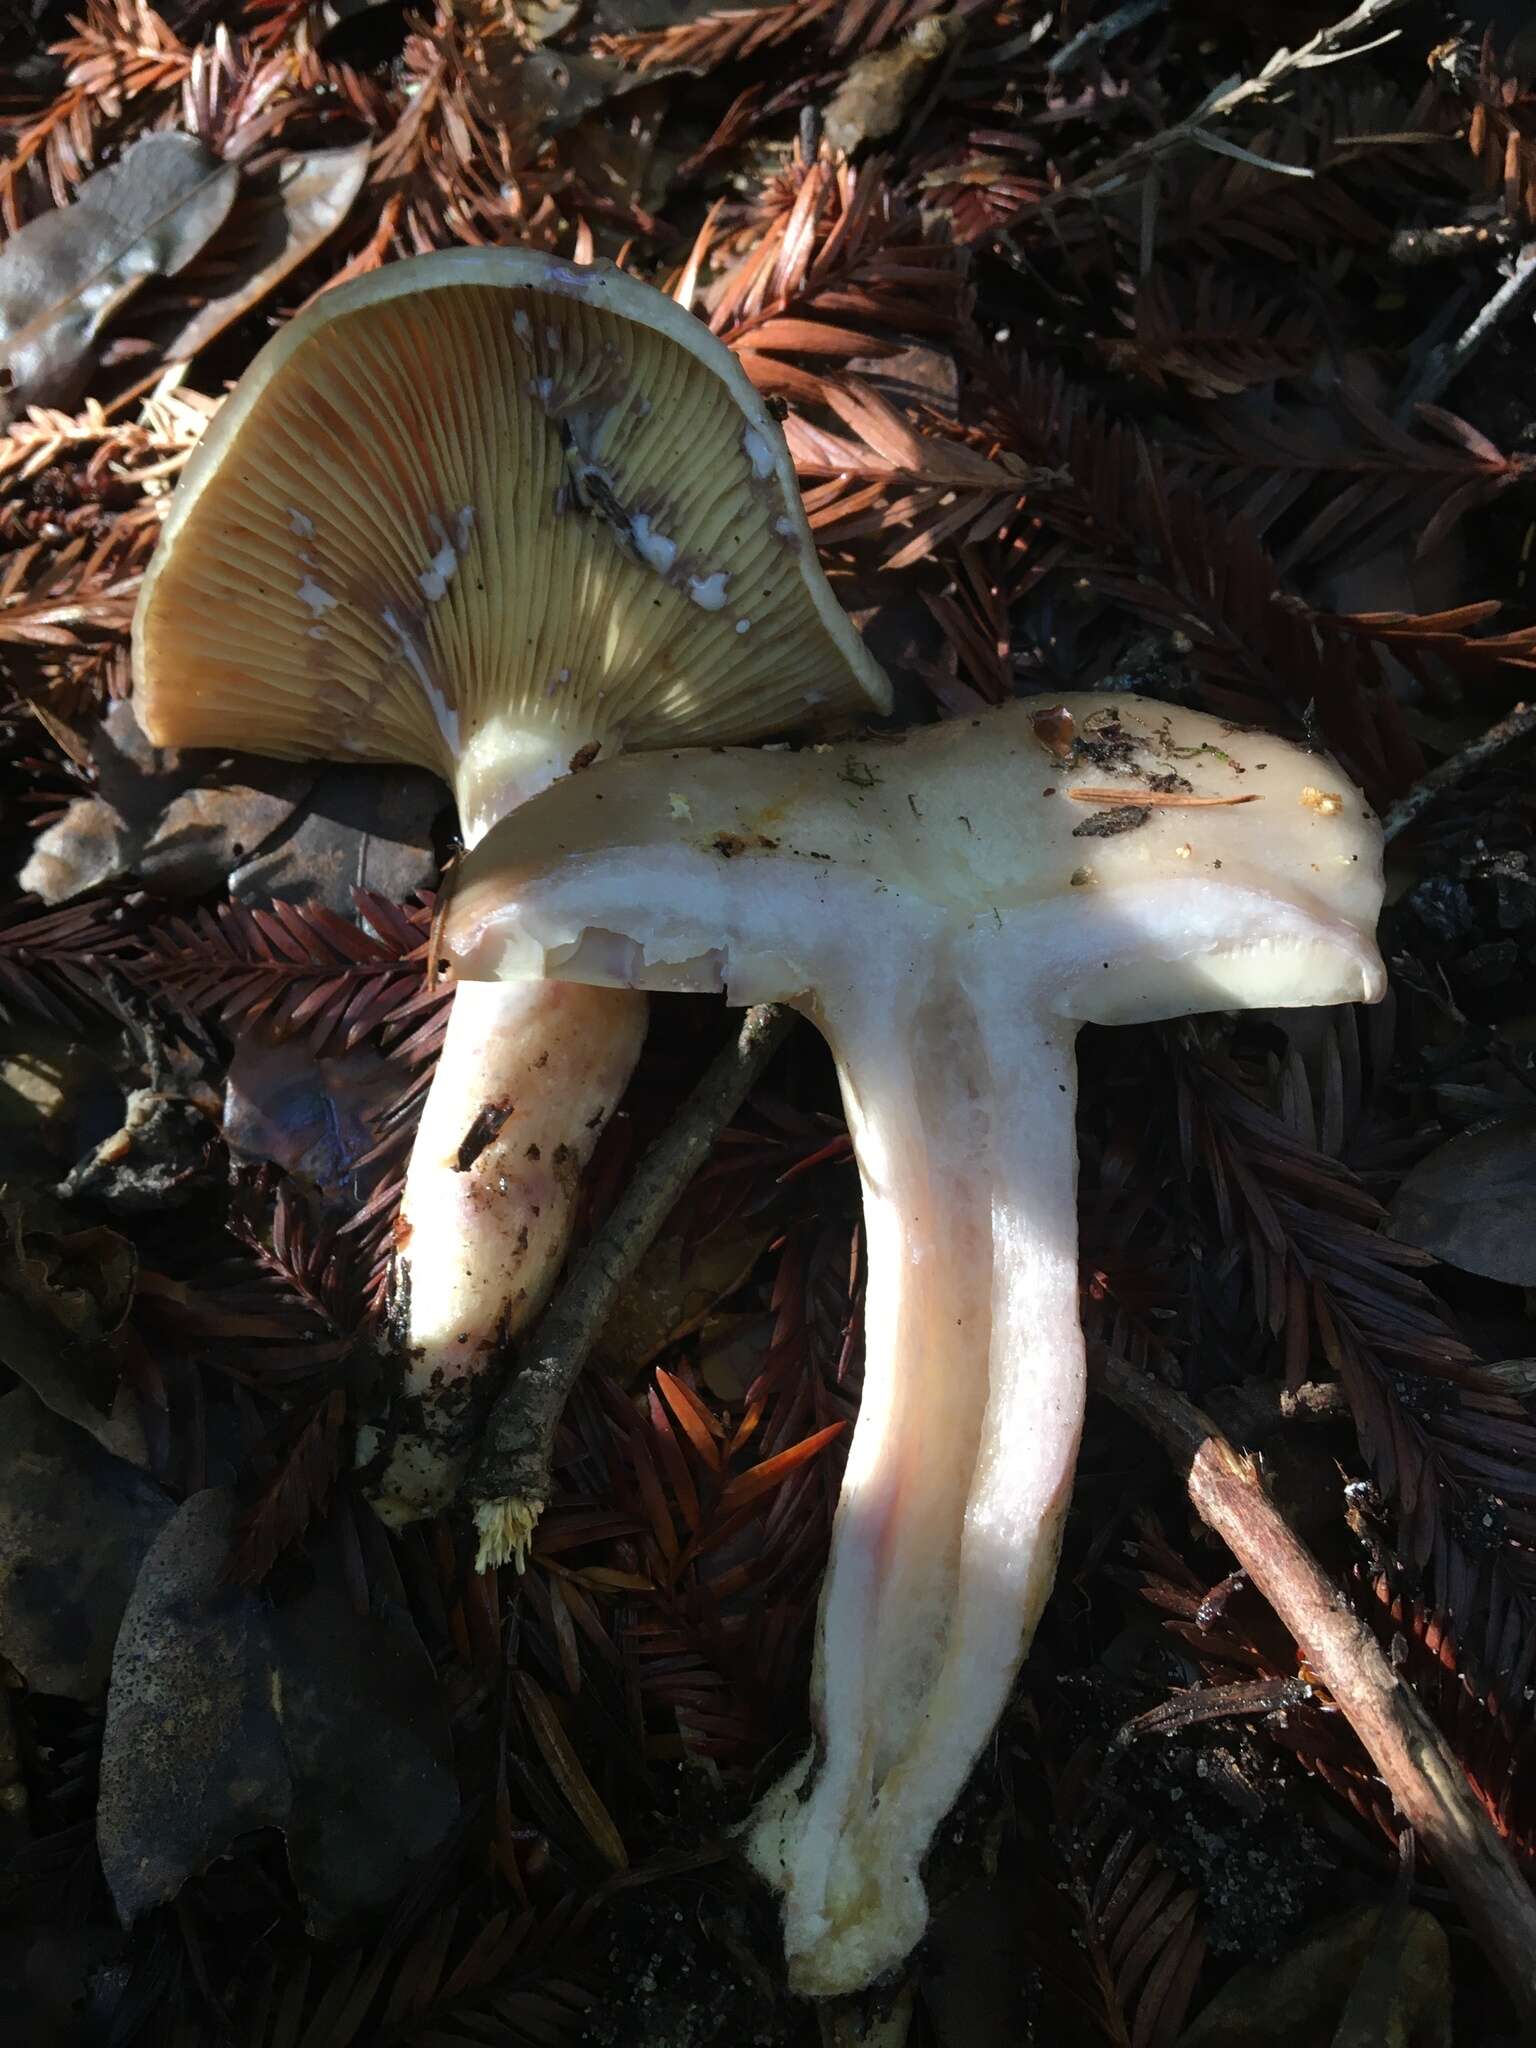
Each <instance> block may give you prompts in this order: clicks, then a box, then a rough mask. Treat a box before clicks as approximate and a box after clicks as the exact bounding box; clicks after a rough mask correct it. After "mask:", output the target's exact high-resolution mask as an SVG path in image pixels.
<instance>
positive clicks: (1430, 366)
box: [1398, 242, 1536, 418]
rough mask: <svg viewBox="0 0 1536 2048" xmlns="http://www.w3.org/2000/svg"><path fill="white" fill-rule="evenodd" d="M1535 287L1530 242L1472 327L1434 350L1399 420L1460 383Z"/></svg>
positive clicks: (1535, 254) (1534, 248)
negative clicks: (1482, 351)
mask: <svg viewBox="0 0 1536 2048" xmlns="http://www.w3.org/2000/svg"><path fill="white" fill-rule="evenodd" d="M1533 284H1536V243H1531V242H1528V243H1527V244H1526V246H1525V247H1524V248H1523V249H1522V250H1521V251H1520V254H1519V255H1518V256H1517V257H1516V258H1515V267H1514V270H1513V271H1512V272H1511V273H1510V275H1509V276H1508V277H1506V278H1505V280H1504V282H1503V283H1502V284H1501V285H1500V286H1499V288H1498V290H1497V291H1496V292H1495V293H1494V295H1493V297H1492V298H1491V299H1489V301H1488V303H1487V304H1486V305H1485V306H1484V307H1483V308H1482V310H1481V312H1479V314H1478V315H1477V317H1476V319H1475V320H1473V321H1472V323H1471V325H1470V326H1468V327H1466V328H1465V329H1463V331H1462V332H1461V334H1459V335H1458V336H1457V338H1456V339H1455V341H1452V342H1446V343H1444V344H1443V345H1442V346H1441V347H1439V348H1432V349H1431V350H1430V352H1429V354H1428V355H1427V356H1426V357H1425V358H1424V362H1423V365H1422V367H1421V368H1420V370H1419V374H1418V376H1417V377H1416V378H1415V379H1414V382H1413V384H1412V386H1411V387H1410V388H1409V390H1408V391H1407V392H1406V393H1405V394H1404V397H1403V400H1402V403H1401V405H1400V406H1399V408H1398V414H1399V417H1400V418H1405V417H1406V416H1407V415H1408V414H1409V413H1411V412H1412V410H1413V408H1414V407H1415V406H1416V405H1432V404H1433V403H1434V401H1435V400H1436V399H1437V398H1438V397H1439V396H1440V394H1441V393H1442V392H1443V391H1444V390H1445V389H1446V388H1447V387H1448V386H1449V385H1451V384H1453V383H1454V382H1455V381H1456V379H1457V378H1458V377H1459V376H1460V375H1461V373H1462V371H1463V370H1464V369H1465V368H1466V367H1467V365H1468V363H1470V362H1471V360H1472V358H1473V357H1474V356H1475V355H1476V354H1477V352H1478V350H1479V349H1480V348H1481V347H1482V345H1483V343H1484V342H1485V341H1486V340H1487V339H1488V337H1489V335H1490V334H1492V333H1493V332H1494V330H1495V329H1496V328H1497V327H1498V326H1499V324H1500V322H1501V321H1503V320H1505V319H1507V318H1508V317H1509V315H1510V314H1511V313H1512V312H1513V311H1514V310H1515V308H1516V306H1518V305H1519V303H1520V301H1521V300H1522V299H1523V298H1524V297H1525V295H1526V293H1527V292H1528V291H1529V290H1530V289H1531V286H1532V285H1533Z"/></svg>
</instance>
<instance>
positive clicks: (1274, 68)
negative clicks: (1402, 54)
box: [997, 0, 1406, 255]
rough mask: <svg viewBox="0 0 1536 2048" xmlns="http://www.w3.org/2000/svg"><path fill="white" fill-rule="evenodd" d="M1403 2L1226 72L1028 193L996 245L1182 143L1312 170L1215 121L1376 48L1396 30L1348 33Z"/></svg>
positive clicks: (1273, 166)
mask: <svg viewBox="0 0 1536 2048" xmlns="http://www.w3.org/2000/svg"><path fill="white" fill-rule="evenodd" d="M1404 5H1406V0H1361V4H1360V5H1359V6H1358V7H1356V8H1355V9H1354V10H1353V11H1352V12H1351V13H1349V14H1347V15H1345V17H1344V18H1343V20H1342V21H1336V22H1334V24H1333V25H1332V27H1331V28H1325V29H1320V30H1319V31H1318V33H1317V34H1316V35H1315V36H1313V37H1312V38H1311V40H1310V41H1309V42H1305V43H1303V44H1302V45H1301V46H1300V48H1299V49H1295V50H1289V49H1280V50H1276V52H1275V54H1274V55H1273V56H1272V57H1271V58H1270V60H1269V62H1268V63H1267V64H1266V65H1265V66H1264V68H1263V70H1262V71H1259V72H1257V73H1255V75H1254V76H1253V77H1251V78H1241V77H1238V78H1229V79H1227V80H1226V81H1225V82H1224V83H1223V84H1221V85H1218V86H1217V87H1216V88H1215V90H1214V91H1212V92H1209V93H1207V94H1206V96H1205V98H1204V99H1203V100H1202V101H1201V102H1200V104H1199V106H1198V107H1196V108H1195V109H1194V111H1193V112H1192V113H1190V114H1186V115H1185V117H1184V119H1183V120H1181V121H1174V122H1172V123H1171V124H1170V125H1169V126H1168V127H1166V128H1161V129H1159V130H1158V131H1157V133H1156V134H1154V135H1147V136H1143V137H1142V138H1141V139H1140V140H1139V141H1137V142H1133V143H1132V144H1131V145H1130V147H1129V148H1128V149H1124V150H1122V151H1121V152H1120V154H1119V155H1118V156H1113V157H1111V158H1110V159H1109V161H1108V162H1107V163H1104V164H1101V165H1099V166H1098V168H1097V169H1096V170H1092V171H1088V172H1085V173H1084V174H1083V176H1082V177H1080V178H1074V179H1072V180H1071V182H1070V183H1068V184H1066V185H1063V186H1062V187H1061V189H1060V190H1059V191H1057V192H1053V193H1051V194H1050V195H1049V196H1048V197H1047V198H1045V199H1031V200H1030V201H1029V202H1028V204H1027V205H1025V206H1023V207H1021V208H1020V209H1019V212H1018V214H1016V215H1014V216H1013V217H1012V218H1011V219H1009V220H1007V221H1005V222H1003V223H1002V224H1001V226H1000V227H999V228H998V230H997V241H998V246H999V247H1000V248H1001V250H1002V252H1003V253H1004V255H1017V254H1018V251H1017V250H1016V249H1015V247H1014V246H1013V244H1012V241H1011V238H1010V234H1009V230H1010V229H1011V228H1012V227H1013V226H1015V225H1016V223H1017V222H1018V221H1019V220H1020V219H1022V218H1023V217H1024V216H1025V215H1028V216H1029V217H1030V218H1036V217H1042V216H1044V215H1046V214H1049V213H1052V212H1054V211H1055V210H1056V209H1057V208H1058V207H1060V206H1063V205H1065V204H1067V203H1068V202H1069V201H1072V200H1081V199H1088V198H1095V199H1107V198H1108V197H1109V195H1110V194H1111V193H1113V192H1119V191H1123V190H1124V189H1125V187H1126V186H1127V185H1129V184H1131V183H1132V182H1134V181H1135V180H1137V179H1138V178H1141V177H1143V176H1147V175H1151V174H1153V173H1154V172H1155V171H1156V169H1157V167H1158V166H1159V165H1160V164H1161V163H1162V161H1163V160H1164V159H1165V158H1167V157H1169V156H1172V155H1174V154H1176V153H1178V152H1180V151H1183V150H1186V149H1209V150H1214V151H1215V152H1216V153H1217V154H1218V155H1221V156H1232V157H1236V158H1237V159H1238V160H1239V161H1240V162H1242V163H1249V164H1255V165H1257V166H1258V168H1259V169H1261V170H1267V171H1272V172H1274V173H1275V174H1276V175H1277V176H1283V177H1288V178H1310V177H1311V176H1312V172H1311V170H1310V169H1309V168H1308V167H1307V166H1305V165H1303V164H1285V163H1277V162H1275V161H1274V160H1273V159H1272V158H1269V157H1262V156H1258V155H1256V154H1255V153H1254V152H1253V151H1252V150H1249V149H1244V148H1243V147H1242V146H1241V144H1239V143H1236V142H1231V141H1229V140H1228V139H1227V138H1226V137H1225V136H1224V135H1220V134H1217V133H1215V132H1214V131H1213V129H1212V126H1211V124H1212V122H1214V121H1225V120H1226V119H1228V117H1229V116H1231V115H1232V114H1235V113H1236V112H1237V110H1238V108H1239V107H1256V106H1260V105H1263V104H1265V103H1266V102H1272V101H1274V100H1275V99H1277V98H1278V97H1279V96H1280V95H1281V93H1282V91H1284V90H1286V89H1288V88H1289V87H1290V86H1292V85H1293V84H1294V83H1295V81H1296V79H1297V78H1298V77H1299V76H1300V74H1301V73H1302V72H1304V71H1316V70H1319V69H1321V68H1322V67H1323V66H1324V65H1327V64H1339V63H1343V62H1344V61H1345V60H1346V59H1348V58H1351V57H1363V56H1364V55H1365V53H1366V51H1367V50H1375V49H1379V48H1380V47H1381V45H1382V44H1383V43H1389V42H1391V41H1392V40H1393V39H1394V37H1395V36H1396V35H1397V33H1398V31H1397V30H1396V29H1388V30H1387V32H1386V34H1385V35H1382V36H1378V37H1377V38H1376V39H1375V40H1374V41H1372V42H1368V43H1356V42H1354V41H1353V38H1354V37H1355V36H1356V35H1358V34H1359V33H1360V32H1361V30H1363V29H1369V28H1373V27H1375V25H1376V24H1377V23H1378V22H1379V21H1382V20H1383V19H1384V18H1385V17H1386V16H1387V15H1389V14H1391V13H1393V12H1394V11H1395V10H1396V9H1397V8H1399V7H1402V6H1404Z"/></svg>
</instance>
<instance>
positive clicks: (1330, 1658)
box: [1094, 1351, 1536, 2026]
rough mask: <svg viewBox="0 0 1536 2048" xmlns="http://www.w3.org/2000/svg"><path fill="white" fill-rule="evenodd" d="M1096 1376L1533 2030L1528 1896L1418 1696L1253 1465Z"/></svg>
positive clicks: (1534, 1952) (1111, 1366)
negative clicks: (1280, 1636)
mask: <svg viewBox="0 0 1536 2048" xmlns="http://www.w3.org/2000/svg"><path fill="white" fill-rule="evenodd" d="M1094 1378H1095V1381H1096V1384H1097V1385H1098V1386H1099V1388H1100V1389H1101V1391H1102V1392H1104V1393H1105V1394H1107V1395H1108V1396H1109V1398H1110V1400H1112V1401H1113V1402H1114V1404H1115V1406H1116V1407H1117V1408H1120V1409H1123V1410H1124V1412H1125V1413H1126V1414H1127V1415H1130V1416H1132V1417H1134V1418H1135V1420H1136V1421H1137V1422H1139V1423H1140V1424H1141V1425H1142V1427H1143V1428H1144V1429H1146V1430H1148V1431H1149V1432H1150V1433H1151V1435H1153V1436H1155V1437H1156V1438H1157V1440H1158V1442H1159V1443H1160V1444H1161V1445H1162V1446H1163V1448H1164V1449H1165V1450H1166V1451H1167V1452H1168V1454H1169V1455H1170V1457H1171V1458H1172V1459H1173V1462H1174V1463H1175V1465H1176V1466H1177V1467H1178V1469H1179V1471H1180V1472H1181V1473H1182V1474H1183V1475H1184V1478H1185V1482H1186V1484H1187V1485H1188V1488H1189V1497H1190V1500H1191V1501H1192V1502H1193V1503H1194V1506H1195V1508H1196V1510H1197V1511H1198V1513H1199V1515H1200V1518H1201V1520H1202V1521H1203V1522H1204V1523H1205V1524H1206V1525H1207V1527H1209V1528H1211V1529H1213V1530H1215V1532H1216V1534H1217V1535H1218V1536H1220V1537H1221V1539H1222V1541H1223V1542H1224V1543H1225V1544H1226V1545H1227V1548H1228V1549H1229V1550H1230V1551H1231V1552H1232V1555H1233V1556H1234V1557H1235V1558H1236V1559H1237V1561H1238V1563H1239V1564H1240V1565H1241V1566H1242V1567H1243V1569H1244V1571H1246V1572H1247V1574H1248V1576H1249V1578H1250V1579H1251V1580H1252V1581H1253V1583H1254V1585H1255V1586H1256V1587H1257V1588H1258V1589H1259V1591H1260V1592H1261V1593H1262V1594H1263V1596H1264V1598H1265V1599H1266V1600H1267V1601H1268V1602H1269V1604H1270V1606H1271V1607H1272V1608H1273V1609H1274V1610H1275V1613H1276V1614H1277V1615H1278V1616H1279V1617H1280V1619H1281V1620H1282V1621H1283V1622H1284V1623H1285V1625H1286V1627H1287V1628H1288V1629H1289V1630H1290V1632H1291V1634H1292V1635H1293V1636H1294V1637H1295V1639H1296V1645H1297V1648H1298V1649H1299V1650H1300V1651H1301V1652H1302V1654H1303V1656H1304V1657H1305V1658H1306V1660H1307V1663H1308V1665H1309V1666H1310V1668H1311V1669H1312V1671H1314V1672H1315V1673H1316V1675H1317V1677H1318V1679H1319V1680H1320V1681H1321V1682H1322V1684H1323V1685H1324V1686H1325V1687H1326V1688H1327V1690H1328V1692H1329V1694H1330V1696H1331V1697H1332V1699H1333V1701H1334V1703H1335V1704H1336V1706H1337V1707H1338V1708H1339V1710H1340V1712H1341V1713H1342V1714H1343V1715H1344V1716H1345V1718H1346V1719H1347V1720H1348V1722H1349V1724H1350V1726H1351V1727H1352V1728H1353V1729H1354V1731H1355V1733H1356V1734H1357V1735H1358V1736H1359V1738H1360V1740H1361V1742H1362V1743H1364V1745H1365V1747H1366V1749H1367V1750H1368V1751H1369V1753H1370V1757H1371V1761H1372V1762H1373V1763H1374V1764H1375V1766H1376V1768H1377V1770H1378V1771H1379V1772H1380V1773H1381V1776H1382V1779H1383V1781H1384V1783H1385V1784H1386V1787H1387V1790H1388V1791H1389V1792H1390V1793H1391V1794H1392V1798H1393V1801H1394V1803H1395V1804H1396V1806H1397V1810H1398V1812H1399V1813H1400V1814H1401V1815H1402V1817H1403V1819H1404V1820H1405V1821H1406V1823H1407V1824H1408V1826H1410V1827H1411V1828H1412V1829H1413V1831H1414V1834H1415V1837H1416V1838H1417V1840H1418V1841H1419V1842H1421V1843H1422V1844H1423V1846H1424V1847H1425V1848H1426V1849H1427V1850H1428V1851H1429V1853H1430V1854H1431V1855H1432V1856H1433V1857H1434V1859H1435V1862H1436V1864H1437V1865H1438V1866H1439V1869H1440V1871H1441V1873H1442V1875H1443V1876H1444V1878H1445V1881H1446V1883H1447V1884H1448V1885H1449V1886H1450V1889H1451V1891H1452V1893H1453V1894H1454V1896H1455V1898H1456V1901H1457V1904H1458V1905H1459V1906H1460V1907H1461V1910H1462V1912H1463V1914H1464V1915H1465V1916H1466V1920H1467V1924H1468V1926H1469V1927H1470V1928H1471V1929H1472V1932H1473V1934H1474V1935H1475V1936H1476V1937H1477V1939H1478V1941H1479V1942H1480V1943H1481V1945H1482V1948H1483V1950H1484V1952H1485V1954H1486V1955H1487V1957H1488V1959H1489V1961H1490V1962H1491V1963H1492V1965H1493V1967H1494V1969H1495V1970H1496V1971H1497V1972H1498V1975H1499V1978H1500V1980H1501V1981H1502V1983H1503V1985H1504V1988H1505V1990H1506V1991H1507V1992H1508V1993H1509V1996H1510V1997H1511V1999H1512V2000H1513V2001H1514V2005H1515V2009H1516V2011H1517V2012H1518V2013H1519V2015H1520V2016H1521V2018H1522V2020H1523V2021H1524V2022H1525V2023H1526V2025H1528V2026H1536V1897H1533V1895H1532V1892H1531V1889H1530V1887H1529V1885H1527V1883H1526V1881H1525V1879H1524V1878H1523V1877H1522V1876H1521V1874H1520V1871H1519V1868H1518V1866H1517V1865H1516V1863H1515V1860H1514V1858H1513V1857H1512V1856H1511V1855H1510V1853H1509V1850H1508V1849H1507V1848H1506V1847H1505V1845H1504V1843H1503V1842H1502V1841H1501V1840H1500V1838H1499V1835H1498V1833H1497V1831H1496V1830H1495V1828H1494V1825H1493V1822H1492V1821H1491V1820H1490V1819H1489V1818H1488V1815H1487V1814H1486V1813H1485V1812H1484V1810H1483V1808H1482V1806H1481V1805H1480V1804H1479V1802H1478V1800H1477V1799H1476V1797H1475V1796H1474V1795H1473V1792H1472V1789H1471V1787H1470V1786H1469V1785H1468V1783H1467V1778H1466V1773H1465V1772H1464V1771H1463V1770H1462V1767H1461V1765H1460V1764H1459V1763H1458V1762H1457V1760H1456V1757H1455V1755H1454V1753H1453V1752H1452V1750H1451V1747H1450V1745H1449V1743H1447V1742H1446V1740H1445V1738H1444V1736H1443V1735H1442V1734H1441V1733H1440V1730H1439V1729H1438V1728H1437V1727H1436V1726H1435V1724H1434V1722H1433V1721H1432V1720H1431V1719H1430V1718H1429V1715H1428V1714H1427V1713H1426V1711H1425V1709H1424V1706H1423V1704H1422V1703H1421V1701H1420V1700H1419V1697H1418V1695H1417V1694H1416V1693H1415V1692H1414V1691H1413V1690H1412V1689H1411V1688H1410V1687H1409V1686H1407V1685H1404V1684H1403V1682H1402V1680H1401V1679H1400V1678H1399V1677H1398V1676H1397V1674H1396V1673H1395V1672H1394V1671H1393V1669H1392V1667H1391V1665H1390V1664H1389V1663H1388V1662H1387V1659H1386V1657H1385V1656H1384V1655H1383V1653H1382V1650H1381V1646H1380V1644H1379V1643H1378V1642H1377V1641H1376V1638H1375V1637H1374V1636H1373V1635H1372V1634H1371V1632H1370V1630H1369V1629H1368V1628H1367V1627H1366V1625H1365V1623H1364V1622H1363V1621H1361V1620H1360V1619H1359V1617H1358V1616H1357V1615H1356V1614H1355V1613H1354V1612H1353V1611H1352V1609H1351V1608H1350V1606H1349V1603H1348V1601H1347V1600H1346V1599H1345V1598H1344V1595H1343V1594H1342V1593H1341V1592H1340V1591H1339V1589H1338V1587H1337V1586H1335V1585H1334V1584H1333V1583H1332V1581H1331V1580H1330V1579H1329V1578H1328V1575H1327V1574H1326V1573H1325V1572H1324V1570H1323V1568H1322V1566H1321V1565H1320V1564H1319V1563H1318V1562H1317V1559H1316V1558H1315V1557H1314V1556H1313V1555H1312V1553H1311V1551H1310V1550H1308V1549H1307V1547H1306V1545H1305V1544H1304V1543H1303V1542H1302V1541H1301V1539H1300V1538H1299V1537H1298V1536H1297V1535H1296V1533H1295V1532H1294V1530H1292V1529H1291V1527H1290V1526H1289V1524H1288V1523H1287V1522H1286V1520H1285V1518H1284V1517H1283V1516H1282V1515H1281V1514H1280V1513H1279V1512H1278V1510H1277V1509H1276V1507H1275V1505H1274V1503H1273V1502H1272V1501H1271V1500H1270V1498H1269V1495H1268V1494H1267V1493H1266V1491H1265V1489H1264V1483H1263V1481H1262V1480H1261V1479H1260V1477H1259V1474H1258V1471H1257V1469H1256V1468H1255V1466H1254V1464H1253V1462H1252V1460H1251V1459H1249V1458H1247V1457H1244V1456H1243V1455H1242V1454H1241V1453H1240V1452H1239V1451H1236V1450H1234V1449H1233V1447H1232V1445H1231V1444H1230V1443H1228V1441H1227V1439H1226V1438H1225V1437H1224V1436H1223V1435H1222V1434H1221V1432H1220V1431H1219V1430H1218V1429H1217V1428H1216V1426H1215V1424H1214V1423H1213V1422H1212V1421H1211V1420H1210V1418H1209V1417H1208V1416H1206V1415H1203V1414H1202V1413H1201V1411H1200V1410H1199V1409H1198V1408H1196V1407H1195V1406H1194V1404H1193V1402H1190V1401H1186V1400H1185V1399H1184V1397H1183V1396H1182V1395H1181V1394H1176V1393H1174V1392H1172V1391H1171V1390H1170V1389H1169V1388H1167V1387H1164V1386H1160V1385H1159V1384H1158V1383H1157V1382H1156V1381H1155V1380H1152V1379H1150V1378H1149V1377H1148V1376H1147V1374H1145V1373H1144V1372H1140V1371H1138V1369H1137V1368H1136V1367H1135V1366H1133V1365H1130V1364H1128V1363H1127V1362H1126V1361H1125V1360H1124V1359H1122V1358H1117V1357H1115V1356H1114V1355H1113V1354H1112V1353H1108V1352H1103V1351H1100V1352H1098V1353H1096V1355H1095V1358H1094Z"/></svg>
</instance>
